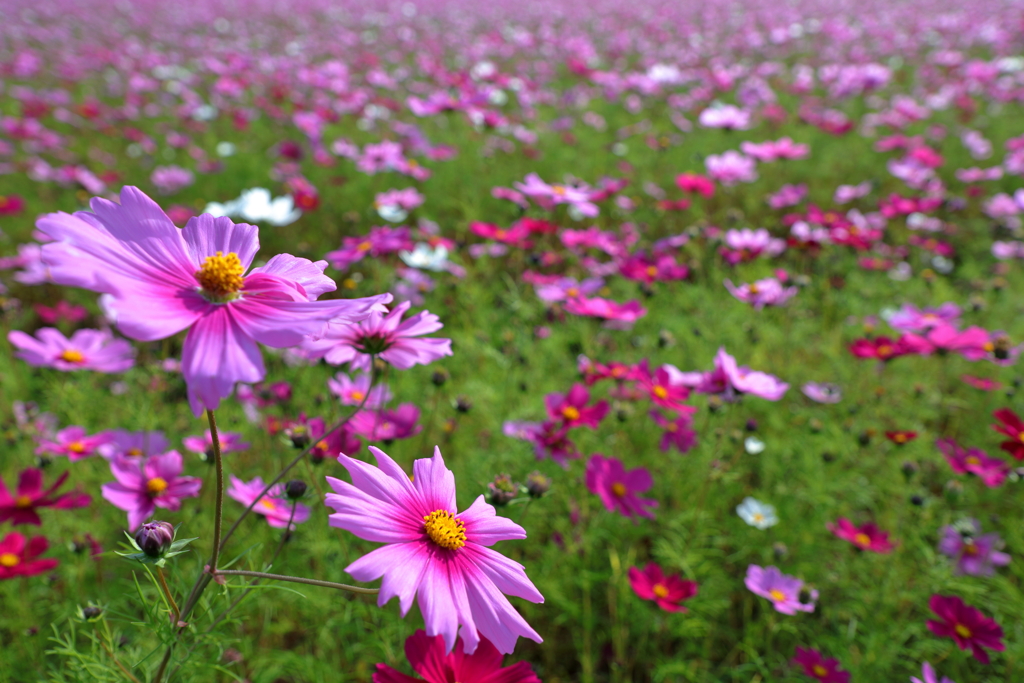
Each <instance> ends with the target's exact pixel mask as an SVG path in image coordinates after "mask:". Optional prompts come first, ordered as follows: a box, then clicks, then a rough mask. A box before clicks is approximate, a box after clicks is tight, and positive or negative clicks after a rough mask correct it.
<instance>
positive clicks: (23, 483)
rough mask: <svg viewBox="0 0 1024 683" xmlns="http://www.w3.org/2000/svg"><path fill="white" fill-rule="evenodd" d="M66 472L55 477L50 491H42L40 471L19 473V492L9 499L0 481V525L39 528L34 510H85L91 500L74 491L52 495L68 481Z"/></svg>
mask: <svg viewBox="0 0 1024 683" xmlns="http://www.w3.org/2000/svg"><path fill="white" fill-rule="evenodd" d="M68 474H69V473H68V472H65V473H64V474H62V475H60V476H59V477H57V481H55V482H53V484H52V485H51V486H50V488H48V489H46V490H43V471H42V470H39V469H36V468H34V467H29V468H28V469H26V470H22V472H21V474H20V475H19V476H18V488H17V490H16V491H15V495H13V496H12V495H11V493H10V491H8V490H7V486H6V485H5V484H4V480H3V478H0V522H6V521H7V520H10V521H11V523H12V524H15V525H17V524H34V525H36V526H41V525H42V523H43V521H42V520H41V519H40V518H39V513H38V512H36V509H37V508H43V507H52V508H57V509H58V510H71V509H74V508H81V507H85V506H87V505H88V504H89V503H91V502H92V497H91V496H89V495H88V494H85V493H79V492H77V491H75V492H72V493H65V494H63V495H60V496H57V495H54V492H55V491H56V490H57V489H59V488H60V487H61V485H62V484H63V483H64V482H65V481H66V480H67V478H68Z"/></svg>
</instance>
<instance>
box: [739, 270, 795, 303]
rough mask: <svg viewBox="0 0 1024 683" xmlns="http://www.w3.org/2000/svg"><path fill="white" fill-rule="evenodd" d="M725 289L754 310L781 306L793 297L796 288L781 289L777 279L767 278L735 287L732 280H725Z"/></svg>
mask: <svg viewBox="0 0 1024 683" xmlns="http://www.w3.org/2000/svg"><path fill="white" fill-rule="evenodd" d="M725 288H726V289H728V290H729V293H730V294H732V295H733V296H734V297H736V298H737V299H739V300H740V301H742V302H744V303H748V304H751V305H752V306H753V307H754V308H755V309H756V310H761V309H762V308H764V307H765V306H781V305H782V304H784V303H786V302H787V301H789V300H790V299H792V298H793V297H794V296H796V293H797V291H799V290H797V288H796V287H783V286H782V283H781V282H780V281H779V279H778V278H774V277H768V278H765V279H763V280H758V281H757V282H752V283H750V284H741V285H740V286H739V287H736V286H734V285H733V284H732V280H728V279H727V280H725Z"/></svg>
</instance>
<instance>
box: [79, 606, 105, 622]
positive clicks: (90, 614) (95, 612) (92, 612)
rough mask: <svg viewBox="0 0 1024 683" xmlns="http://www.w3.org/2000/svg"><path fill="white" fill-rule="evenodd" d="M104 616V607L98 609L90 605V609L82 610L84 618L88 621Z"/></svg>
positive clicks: (84, 608)
mask: <svg viewBox="0 0 1024 683" xmlns="http://www.w3.org/2000/svg"><path fill="white" fill-rule="evenodd" d="M101 614H103V608H102V607H96V606H95V605H89V606H88V607H83V608H82V617H83V618H84V619H85V620H86V621H92V620H93V619H99V617H100V615H101Z"/></svg>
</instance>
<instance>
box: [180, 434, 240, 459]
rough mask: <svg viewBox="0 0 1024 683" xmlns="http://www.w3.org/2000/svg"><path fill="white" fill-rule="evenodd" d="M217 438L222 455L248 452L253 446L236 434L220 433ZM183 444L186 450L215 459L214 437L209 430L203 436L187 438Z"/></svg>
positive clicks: (183, 440)
mask: <svg viewBox="0 0 1024 683" xmlns="http://www.w3.org/2000/svg"><path fill="white" fill-rule="evenodd" d="M217 437H218V439H217V441H218V442H219V443H220V452H221V453H222V454H224V453H237V452H240V451H244V450H248V449H249V447H250V446H251V445H252V444H250V443H249V442H247V441H242V435H241V434H236V433H234V432H218V433H217ZM181 443H182V445H183V446H185V449H186V450H189V451H191V452H193V453H199V454H200V455H203V456H206V457H207V458H212V457H213V435H212V434H211V433H210V430H209V429H207V430H206V433H205V434H204V435H203V436H186V437H185V438H184V439H182V440H181Z"/></svg>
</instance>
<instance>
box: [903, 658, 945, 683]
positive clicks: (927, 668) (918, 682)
mask: <svg viewBox="0 0 1024 683" xmlns="http://www.w3.org/2000/svg"><path fill="white" fill-rule="evenodd" d="M921 676H923V677H924V680H922V679H920V678H917V677H916V676H911V677H910V683H956V681H954V680H953V679H952V678H950V677H948V676H943V677H942V680H941V681H940V680H939V675H938V674H937V673H935V667H933V666H932V665H931V664H929V663H928V662H925V663H924V664H922V665H921Z"/></svg>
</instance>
